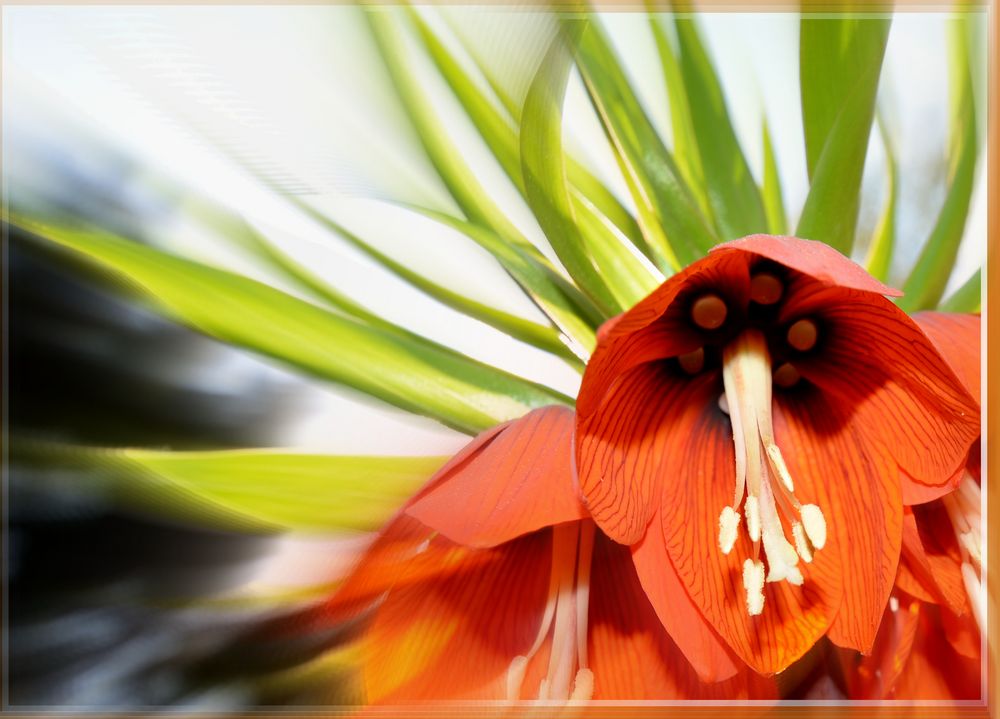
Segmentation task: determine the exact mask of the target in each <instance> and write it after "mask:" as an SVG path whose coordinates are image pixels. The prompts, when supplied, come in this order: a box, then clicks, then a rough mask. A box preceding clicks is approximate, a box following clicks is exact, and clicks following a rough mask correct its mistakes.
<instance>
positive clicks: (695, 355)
mask: <svg viewBox="0 0 1000 719" xmlns="http://www.w3.org/2000/svg"><path fill="white" fill-rule="evenodd" d="M677 362H678V364H680V366H681V369H682V370H684V371H685V372H687V373H688V374H698V373H699V372H701V371H702V370H703V369H704V368H705V348H704V347H699V348H698V349H696V350H695V351H694V352H688V353H687V354H682V355H679V356H678V357H677Z"/></svg>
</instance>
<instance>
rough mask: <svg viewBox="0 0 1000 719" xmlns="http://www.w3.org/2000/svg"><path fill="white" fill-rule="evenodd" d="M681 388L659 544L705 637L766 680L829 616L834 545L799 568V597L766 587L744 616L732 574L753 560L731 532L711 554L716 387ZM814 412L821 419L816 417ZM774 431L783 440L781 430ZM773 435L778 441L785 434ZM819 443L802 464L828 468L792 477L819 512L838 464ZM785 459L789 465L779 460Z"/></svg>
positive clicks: (720, 457)
mask: <svg viewBox="0 0 1000 719" xmlns="http://www.w3.org/2000/svg"><path fill="white" fill-rule="evenodd" d="M689 385H691V386H693V387H696V388H697V392H691V393H689V394H688V395H687V396H686V397H685V401H684V402H682V403H681V402H678V403H676V404H674V405H673V407H672V416H673V419H672V421H673V422H674V424H675V425H676V426H677V427H678V428H680V429H682V431H678V432H676V433H675V434H674V435H673V437H672V438H671V442H670V443H669V444H667V445H666V446H665V447H664V452H663V454H664V457H663V466H665V467H672V468H674V472H675V476H674V479H673V481H670V482H665V483H664V487H663V492H662V499H661V509H660V511H661V513H662V515H661V527H662V532H663V540H664V542H665V545H666V549H667V553H668V554H669V556H670V561H671V563H672V564H673V566H674V568H675V569H676V571H677V576H678V577H679V578H680V580H681V582H682V584H683V585H684V587H685V589H686V590H687V593H688V595H689V596H690V597H691V600H692V601H693V603H694V604H695V606H697V607H698V608H700V609H701V611H702V613H703V614H704V616H705V617H706V619H707V620H708V621H709V622H710V623H711V625H712V627H713V628H714V629H715V631H717V632H718V633H719V635H720V636H721V637H722V638H723V639H724V640H725V641H726V642H727V643H728V644H729V646H730V648H731V649H732V650H733V651H734V652H735V653H736V654H737V656H738V657H739V658H740V659H742V660H743V661H744V662H746V663H747V664H749V665H750V667H751V668H753V669H754V670H756V671H758V672H760V673H762V674H773V673H775V672H779V671H782V670H784V669H785V668H787V667H788V666H789V665H790V664H791V663H792V662H794V661H795V660H796V659H798V658H799V657H801V656H802V655H803V654H804V653H805V652H806V651H807V650H808V649H809V648H810V647H811V646H812V645H813V644H814V643H815V642H816V640H818V639H819V638H820V637H821V636H822V635H823V634H824V632H825V631H826V630H827V628H828V627H829V626H830V622H831V621H832V620H833V617H834V615H835V614H836V613H837V610H838V608H839V606H840V604H841V596H842V593H843V589H842V587H841V556H840V552H839V550H838V549H837V542H838V539H837V538H834V537H830V538H829V539H828V540H827V544H828V546H827V548H826V549H823V550H821V551H819V552H817V553H816V557H815V560H814V561H813V562H812V564H808V565H804V566H803V567H802V570H803V572H802V573H803V576H804V577H805V583H804V584H803V585H802V586H801V587H793V586H790V585H789V584H788V583H787V582H776V583H768V584H767V585H766V586H765V589H764V596H765V601H764V611H763V613H762V614H761V615H759V616H756V617H751V616H750V615H749V614H748V611H747V605H746V592H745V590H744V588H743V582H742V567H743V561H744V560H745V559H747V558H748V557H751V556H753V546H752V544H751V542H750V539H749V537H748V535H747V533H746V532H745V531H743V530H741V531H740V532H739V536H738V539H737V541H736V544H735V546H734V547H733V549H732V551H731V552H730V553H729V554H728V555H726V554H723V553H722V551H721V550H720V549H719V545H718V533H719V524H718V517H719V512H720V511H721V510H722V508H723V507H725V506H727V505H730V504H731V503H732V501H733V486H734V482H735V472H736V469H735V463H734V458H733V440H732V433H731V429H730V424H729V419H728V417H726V415H724V414H723V413H722V412H721V411H720V410H719V408H718V405H717V402H716V400H717V398H718V391H719V390H718V386H717V385H715V384H712V383H708V382H700V383H698V382H690V383H689ZM816 412H817V413H818V414H820V415H822V414H823V408H822V407H820V408H817V409H816ZM776 429H779V430H783V426H782V425H780V424H779V425H777V426H776ZM783 435H784V436H785V437H787V436H788V432H787V431H784V432H783ZM819 439H820V440H821V441H820V442H818V443H817V446H816V447H810V448H809V452H810V454H811V457H810V458H809V459H810V462H813V463H818V462H820V461H821V459H820V458H822V459H823V460H826V461H828V462H829V464H827V466H825V467H824V468H823V471H822V472H817V471H815V470H816V469H817V468H816V467H813V466H811V465H810V466H809V469H810V470H811V471H810V472H809V473H803V472H800V473H799V474H800V475H801V476H796V492H797V494H798V495H799V498H800V500H801V501H803V502H812V503H816V504H819V505H820V506H821V507H823V511H824V512H826V506H828V505H829V504H830V502H829V501H828V500H827V497H828V492H829V490H828V487H827V485H828V484H830V482H829V481H828V480H829V478H830V477H831V472H830V470H831V468H834V467H839V466H840V464H839V463H840V460H839V459H835V458H833V457H830V458H828V457H827V454H830V455H835V454H836V452H837V451H839V450H840V449H841V448H840V446H839V443H837V442H836V441H835V442H834V444H835V445H838V446H835V447H830V448H826V447H825V446H824V444H823V442H824V441H826V439H827V437H826V436H825V435H823V436H821V437H820V438H819ZM779 441H780V437H779ZM782 446H783V447H785V446H789V445H782ZM786 458H787V459H791V458H790V457H789V456H788V455H787V454H786ZM799 464H800V465H801V464H802V463H801V462H800V463H799ZM789 465H790V466H791V462H789ZM836 474H837V475H839V474H842V473H836ZM828 516H829V515H828ZM649 541H652V536H651V537H650V538H649ZM839 541H840V542H843V539H842V538H841V539H840V540H839ZM897 551H898V547H897Z"/></svg>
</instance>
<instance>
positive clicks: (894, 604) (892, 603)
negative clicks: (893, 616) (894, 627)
mask: <svg viewBox="0 0 1000 719" xmlns="http://www.w3.org/2000/svg"><path fill="white" fill-rule="evenodd" d="M889 611H890V612H898V611H899V597H889Z"/></svg>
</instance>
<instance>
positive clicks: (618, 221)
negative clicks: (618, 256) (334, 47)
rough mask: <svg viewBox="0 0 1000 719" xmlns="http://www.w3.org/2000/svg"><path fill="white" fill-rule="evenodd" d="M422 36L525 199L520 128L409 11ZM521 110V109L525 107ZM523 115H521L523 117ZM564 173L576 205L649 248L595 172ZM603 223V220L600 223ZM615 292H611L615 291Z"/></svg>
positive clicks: (572, 168)
mask: <svg viewBox="0 0 1000 719" xmlns="http://www.w3.org/2000/svg"><path fill="white" fill-rule="evenodd" d="M411 17H412V18H413V20H414V22H415V24H416V27H417V30H418V32H419V34H420V37H421V39H422V41H423V43H424V46H425V48H426V49H427V51H428V54H429V55H430V57H431V59H432V60H433V61H434V63H435V65H436V66H437V68H438V70H439V71H440V72H441V75H442V77H444V79H445V81H446V82H447V83H448V84H449V86H450V87H451V89H452V92H454V93H455V97H456V98H457V99H458V100H459V102H460V103H461V104H462V107H463V108H464V109H465V111H466V113H467V114H468V115H469V119H471V120H472V122H473V124H474V125H475V126H476V129H477V130H479V133H480V135H481V136H482V138H483V140H484V141H485V142H486V144H487V146H488V147H489V148H490V150H491V151H492V152H493V155H494V157H496V159H497V161H498V162H499V163H500V166H501V167H503V169H504V171H505V172H506V173H507V176H508V177H509V178H510V180H511V181H512V182H513V183H514V185H515V187H517V188H518V190H519V191H520V192H521V195H522V196H523V197H524V198H525V199H527V194H526V191H525V185H524V175H523V173H522V169H521V147H520V140H519V137H518V136H519V132H520V128H519V127H516V125H517V123H516V122H515V120H513V119H511V117H510V115H509V114H507V113H506V110H504V109H502V108H498V107H497V106H496V105H495V104H494V103H493V102H491V101H490V99H489V98H487V97H486V95H485V94H484V93H483V92H482V91H481V90H480V89H479V87H477V85H476V83H475V82H473V80H472V78H471V77H470V76H469V74H468V73H467V72H466V71H465V70H464V69H463V68H462V66H461V65H460V63H459V62H458V61H457V60H456V59H455V58H454V56H453V55H452V54H451V53H450V52H449V51H448V49H447V48H446V47H445V45H444V43H442V42H441V41H440V40H439V39H438V37H437V36H436V35H435V34H434V32H433V31H432V30H431V29H430V27H429V26H428V25H427V23H426V22H425V21H424V20H423V19H422V18H421V17H420V15H419V14H418V13H416V12H413V11H411ZM522 110H523V108H522ZM521 116H522V113H521V112H519V113H518V114H517V117H518V118H520V117H521ZM564 159H565V162H566V175H567V178H568V180H569V184H570V199H571V200H572V202H573V205H574V207H576V205H577V203H581V202H582V203H586V204H587V205H588V206H590V207H591V211H592V212H598V213H600V214H602V215H604V217H605V218H607V220H610V221H611V223H613V224H614V225H615V226H616V227H617V229H618V231H619V232H620V233H622V234H624V235H625V237H626V238H628V240H629V241H631V242H632V243H633V244H634V245H635V246H636V247H639V249H641V250H645V242H644V241H643V239H642V234H641V232H640V231H639V226H638V225H637V224H636V222H635V218H633V217H632V215H631V214H630V213H629V211H628V210H627V209H625V207H624V205H622V203H621V202H620V201H619V200H618V198H616V197H615V196H614V194H613V193H611V192H610V191H609V190H608V189H607V188H606V187H605V186H604V185H603V184H602V183H601V182H600V180H598V179H597V178H596V177H595V176H594V175H593V173H591V172H590V171H589V170H588V169H587V168H586V167H584V166H583V165H582V164H581V163H579V162H578V161H576V160H574V159H573V158H572V157H570V156H568V155H567V156H565V158H564ZM597 221H598V222H600V223H601V224H602V225H604V224H605V223H604V221H603V220H602V219H600V218H598V219H597ZM612 289H613V288H612Z"/></svg>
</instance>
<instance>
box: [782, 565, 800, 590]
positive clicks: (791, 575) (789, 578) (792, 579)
mask: <svg viewBox="0 0 1000 719" xmlns="http://www.w3.org/2000/svg"><path fill="white" fill-rule="evenodd" d="M785 581H786V582H788V583H789V584H791V585H793V586H796V587H801V586H802V582H803V581H805V580H804V579H803V578H802V572H800V571H799V568H798V567H789V568H788V569H787V570H786V572H785Z"/></svg>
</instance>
